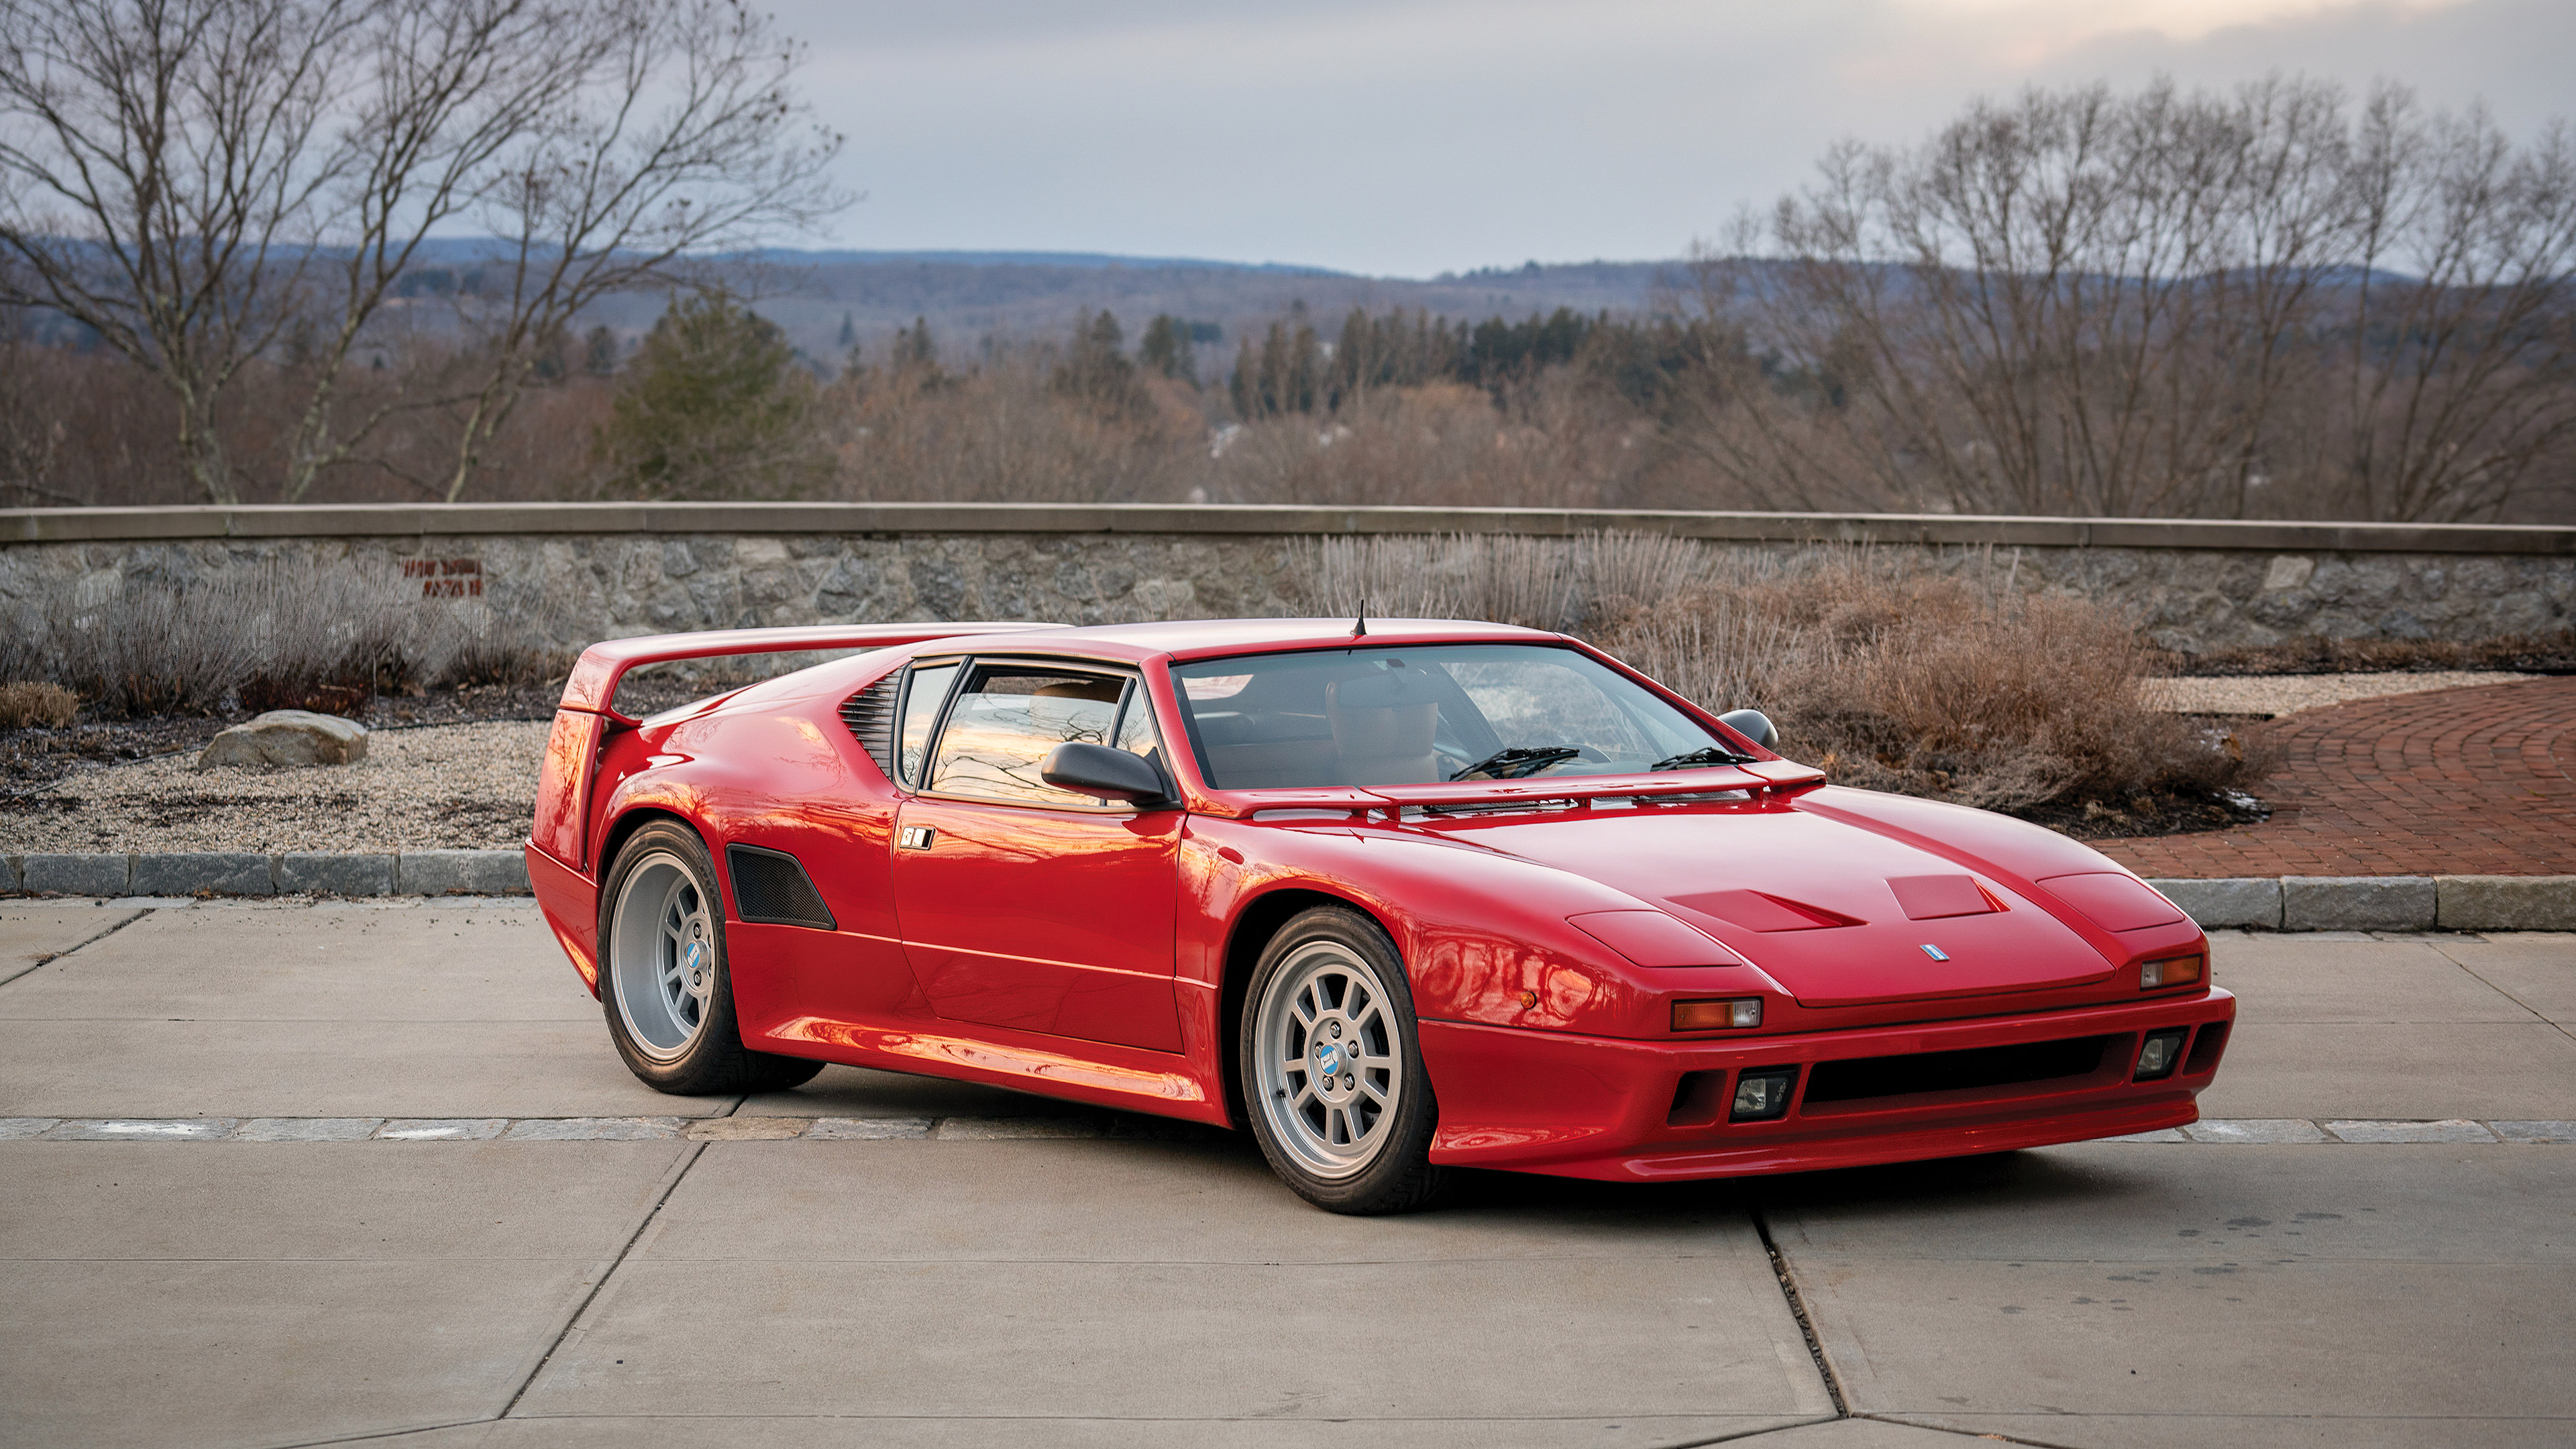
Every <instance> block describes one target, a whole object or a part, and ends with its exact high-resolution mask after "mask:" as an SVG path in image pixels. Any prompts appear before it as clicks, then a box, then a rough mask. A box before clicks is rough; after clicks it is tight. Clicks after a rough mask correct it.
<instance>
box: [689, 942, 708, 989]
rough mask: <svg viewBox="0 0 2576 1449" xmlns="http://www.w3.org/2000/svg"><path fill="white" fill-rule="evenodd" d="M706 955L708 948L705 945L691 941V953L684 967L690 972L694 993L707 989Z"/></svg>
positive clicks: (690, 983) (690, 982)
mask: <svg viewBox="0 0 2576 1449" xmlns="http://www.w3.org/2000/svg"><path fill="white" fill-rule="evenodd" d="M706 956H707V948H706V947H705V945H703V944H702V943H700V942H697V941H691V942H690V943H689V955H688V959H687V963H686V965H685V966H684V968H683V969H684V970H686V971H687V972H688V978H689V990H690V992H691V993H693V994H695V993H700V992H703V991H705V989H706V984H707V980H706V977H707V972H706Z"/></svg>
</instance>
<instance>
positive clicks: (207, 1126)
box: [44, 1117, 240, 1142]
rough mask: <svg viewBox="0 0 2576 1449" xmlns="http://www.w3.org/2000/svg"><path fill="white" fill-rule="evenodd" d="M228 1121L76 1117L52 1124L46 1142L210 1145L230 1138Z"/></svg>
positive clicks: (233, 1123) (235, 1123) (230, 1120)
mask: <svg viewBox="0 0 2576 1449" xmlns="http://www.w3.org/2000/svg"><path fill="white" fill-rule="evenodd" d="M239 1125H240V1123H239V1122H238V1121H237V1120H236V1119H234V1118H231V1117H175V1118H174V1117H75V1118H72V1119H70V1120H68V1121H64V1122H60V1123H57V1124H55V1126H54V1127H53V1129H52V1130H50V1131H48V1132H46V1133H45V1135H44V1140H45V1141H47V1142H213V1141H217V1140H219V1139H221V1138H224V1137H228V1136H230V1135H232V1130H233V1128H235V1127H237V1126H239Z"/></svg>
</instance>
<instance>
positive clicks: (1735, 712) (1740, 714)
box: [1717, 709, 1780, 750]
mask: <svg viewBox="0 0 2576 1449" xmlns="http://www.w3.org/2000/svg"><path fill="white" fill-rule="evenodd" d="M1717 722H1718V723H1719V724H1722V725H1724V726H1726V727H1727V728H1728V729H1731V730H1733V731H1735V732H1736V733H1737V734H1739V735H1742V736H1744V737H1745V738H1746V739H1748V740H1751V741H1752V742H1753V743H1755V744H1757V745H1760V746H1761V747H1762V748H1764V749H1766V750H1777V749H1779V748H1780V731H1779V730H1778V729H1776V728H1775V727H1773V725H1772V723H1771V716H1769V715H1767V714H1764V713H1763V712H1762V711H1760V710H1758V709H1731V710H1728V711H1727V712H1726V713H1724V714H1722V715H1719V716H1718V717H1717Z"/></svg>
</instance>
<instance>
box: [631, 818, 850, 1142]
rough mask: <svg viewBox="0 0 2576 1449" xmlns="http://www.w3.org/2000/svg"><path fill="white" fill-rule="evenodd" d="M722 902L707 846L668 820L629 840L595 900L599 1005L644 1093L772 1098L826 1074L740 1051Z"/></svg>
mask: <svg viewBox="0 0 2576 1449" xmlns="http://www.w3.org/2000/svg"><path fill="white" fill-rule="evenodd" d="M723 899H724V898H723V897H722V896H720V895H719V894H717V891H716V883H715V865H714V862H713V861H712V860H711V859H710V858H709V857H708V855H707V848H706V846H705V844H704V843H702V842H701V841H700V840H699V839H698V837H697V835H696V833H695V832H693V831H691V830H689V829H688V828H687V827H685V826H682V825H680V824H678V823H676V822H671V821H655V822H654V823H652V824H650V825H647V826H645V827H644V828H643V829H641V830H638V831H636V832H635V834H634V835H633V836H631V837H629V838H628V840H627V842H626V844H625V846H624V847H622V848H621V849H620V850H619V851H618V852H617V863H616V864H615V865H614V866H613V867H611V868H610V870H609V872H608V880H607V882H606V889H604V890H602V891H601V892H600V893H599V900H600V909H599V955H600V992H599V1001H600V1005H601V1006H602V1007H603V1008H604V1009H605V1010H606V1011H607V1013H608V1034H609V1037H610V1038H611V1039H612V1040H614V1041H615V1042H616V1043H617V1051H618V1055H620V1056H622V1057H624V1058H625V1059H626V1065H627V1068H628V1069H629V1070H631V1071H633V1072H634V1073H635V1075H636V1076H637V1077H639V1078H641V1079H642V1080H643V1081H644V1083H645V1084H646V1085H647V1086H651V1087H654V1088H657V1089H659V1090H661V1091H665V1092H671V1093H675V1094H678V1095H682V1096H730V1095H733V1094H735V1093H744V1092H777V1091H784V1090H786V1089H787V1088H789V1087H793V1086H795V1085H797V1084H798V1083H800V1082H804V1081H807V1080H810V1079H811V1078H812V1077H813V1075H814V1074H815V1073H816V1072H819V1071H821V1070H823V1064H822V1063H821V1062H814V1061H806V1060H803V1059H802V1058H798V1057H784V1056H777V1055H774V1054H772V1053H769V1052H756V1051H752V1050H749V1049H748V1048H746V1047H744V1046H743V1044H742V1031H741V1028H740V1027H739V1026H738V1025H736V1023H735V1021H734V1014H733V978H732V973H731V970H730V966H729V963H728V961H727V958H726V955H725V931H724V903H723Z"/></svg>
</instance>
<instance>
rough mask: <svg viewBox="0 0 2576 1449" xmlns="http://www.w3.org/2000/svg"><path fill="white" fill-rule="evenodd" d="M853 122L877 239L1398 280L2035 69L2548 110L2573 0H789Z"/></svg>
mask: <svg viewBox="0 0 2576 1449" xmlns="http://www.w3.org/2000/svg"><path fill="white" fill-rule="evenodd" d="M780 18H781V20H782V22H783V23H784V24H785V25H786V26H787V27H788V28H789V29H790V30H791V31H792V32H794V33H797V34H800V35H802V36H804V37H805V38H806V39H807V40H808V41H809V42H811V44H812V45H813V48H814V62H813V64H812V66H811V67H810V69H809V71H808V73H807V76H806V80H805V89H806V91H807V93H808V94H809V95H810V96H811V97H812V98H813V99H814V100H815V102H816V104H817V105H818V107H820V108H821V109H822V111H823V113H824V117H825V119H826V120H828V121H829V122H831V123H832V124H833V125H835V126H836V127H838V128H839V129H841V130H844V131H846V132H848V133H849V135H850V136H851V138H852V140H851V151H850V158H849V162H848V165H847V169H846V172H845V176H846V179H847V181H848V182H849V184H850V185H852V186H853V187H855V188H858V189H863V190H865V191H867V192H868V193H869V194H870V199H869V200H868V201H867V202H866V203H865V204H863V205H862V206H860V207H858V208H856V209H854V210H853V211H852V212H851V213H850V214H849V215H848V216H847V217H846V218H844V219H843V220H842V222H841V223H840V225H839V226H838V228H837V229H836V233H835V235H834V236H833V238H832V240H833V241H834V242H835V243H836V244H839V245H847V246H856V247H887V248H917V247H956V248H970V249H986V248H1044V249H1067V250H1098V251H1117V252H1134V253H1142V254H1152V255H1174V254H1191V255H1203V256H1219V257H1231V258H1239V259H1243V260H1270V259H1275V260H1284V261H1302V262H1312V263H1315V264H1319V265H1324V266H1332V267H1339V268H1344V269H1348V270H1353V271H1364V272H1374V273H1384V274H1396V275H1416V276H1419V275H1427V274H1430V273H1433V272H1438V271H1442V270H1449V269H1465V268H1469V267H1474V266H1479V265H1486V264H1494V263H1506V264H1516V263H1518V262H1520V261H1521V260H1523V259H1526V258H1531V257H1538V258H1544V259H1549V260H1576V259H1583V258H1589V257H1594V256H1608V257H1651V256H1671V255H1676V254H1678V253H1679V252H1680V251H1681V250H1682V249H1683V248H1684V247H1685V246H1686V245H1687V244H1688V242H1689V241H1690V239H1691V238H1692V237H1693V236H1694V235H1702V234H1708V233H1711V232H1713V231H1714V230H1716V229H1717V228H1718V227H1719V226H1721V225H1722V224H1723V223H1724V221H1725V220H1726V218H1727V216H1728V214H1729V213H1730V212H1731V211H1732V210H1733V209H1734V208H1735V207H1736V206H1738V205H1740V204H1744V203H1761V202H1764V201H1767V200H1768V199H1769V198H1771V197H1772V196H1775V195H1777V194H1778V193H1779V192H1780V191H1781V190H1782V189H1784V188H1787V187H1790V186H1794V185H1796V184H1798V183H1799V182H1800V181H1802V180H1803V179H1804V177H1805V176H1806V175H1808V174H1809V171H1810V168H1811V166H1812V163H1813V160H1814V158H1815V157H1816V155H1817V154H1818V153H1819V152H1820V151H1821V150H1822V149H1823V148H1824V146H1825V145H1827V144H1828V143H1830V142H1831V141H1832V140H1834V139H1835V138H1836V137H1838V136H1843V135H1855V136H1859V137H1862V138H1864V139H1867V140H1872V141H1911V140H1914V139H1917V138H1920V137H1921V136H1923V135H1925V134H1927V133H1928V132H1930V131H1931V130H1932V129H1933V128H1934V127H1936V126H1938V125H1939V124H1940V123H1941V122H1942V121H1944V120H1946V119H1947V118H1949V117H1950V116H1952V115H1954V114H1955V113H1956V112H1957V111H1958V109H1959V108H1960V106H1962V105H1963V104H1964V103H1965V102H1966V101H1967V100H1969V99H1970V98H1971V97H1974V96H1977V95H1981V94H1982V95H1995V94H2008V93H2010V92H2012V91H2014V90H2017V89H2019V88H2020V87H2022V86H2024V85H2028V84H2048V85H2063V84H2078V83H2086V82H2090V81H2093V80H2108V81H2110V82H2112V83H2113V84H2116V85H2122V86H2128V85H2135V84H2139V83H2142V82H2143V81H2145V80H2146V79H2148V78H2149V77H2151V76H2153V75H2156V74H2159V73H2164V74H2170V75H2172V76H2174V77H2175V78H2176V79H2178V80H2180V81H2182V82H2183V83H2185V84H2187V85H2189V84H2208V85H2215V86H2225V85H2230V84H2234V83H2236V82H2238V81H2243V80H2248V79H2253V78H2256V77H2259V76H2261V75H2263V74H2265V73H2267V72H2269V71H2275V70H2277V71H2283V72H2297V71H2306V72H2308V73H2310V74H2315V75H2322V76H2326V77H2329V78H2332V79H2336V80H2339V81H2342V82H2343V83H2345V84H2346V85H2347V86H2349V87H2351V88H2353V89H2354V90H2356V91H2357V90H2359V89H2361V88H2363V87H2365V86H2367V85H2368V84H2369V83H2370V82H2371V80H2372V79H2373V78H2374V77H2376V76H2380V75H2389V76H2394V77H2396V78H2398V79H2401V80H2404V81H2407V82H2409V83H2412V84H2415V85H2417V86H2418V87H2419V88H2421V89H2422V90H2423V91H2424V93H2425V96H2426V99H2427V100H2429V101H2432V102H2434V103H2436V104H2445V105H2461V104H2465V103H2468V102H2469V101H2472V100H2475V99H2479V98H2481V97H2483V98H2484V99H2486V100H2487V101H2489V102H2490V103H2492V104H2493V106H2494V107H2495V109H2496V111H2497V114H2498V116H2499V118H2500V119H2502V120H2503V121H2504V122H2505V123H2506V124H2507V125H2508V126H2509V127H2513V128H2515V129H2518V130H2521V131H2523V132H2525V133H2526V134H2527V133H2528V132H2529V131H2530V130H2531V129H2533V128H2535V127H2536V126H2538V125H2539V124H2541V123H2542V122H2543V121H2544V120H2546V119H2547V118H2548V117H2549V116H2551V115H2554V114H2557V113H2559V112H2561V111H2563V110H2564V109H2565V101H2564V94H2565V83H2564V65H2563V60H2562V58H2563V57H2564V56H2566V55H2568V54H2571V53H2576V6H2570V5H2567V4H2565V3H2564V0H2377V3H2363V4H2334V3H2328V0H2098V3H2084V0H2057V3H2040V0H1792V3H1781V0H1758V3H1756V0H1719V3H1685V0H1591V3H1587V4H1585V5H1581V6H1568V5H1563V4H1560V3H1553V0H1550V3H1535V0H1478V3H1461V0H1279V3H1275V4H1259V5H1256V4H1250V3H1227V0H1220V3H1191V4H1183V3H1180V0H1122V3H1115V4H1107V5H1093V6H1066V5H1061V4H1053V3H1038V0H980V3H974V0H970V3H963V4H943V5H938V6H924V5H917V4H904V5H896V4H880V3H859V4H842V3H826V0H795V3H792V4H789V5H787V6H786V7H785V8H783V9H782V11H781V15H780Z"/></svg>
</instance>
